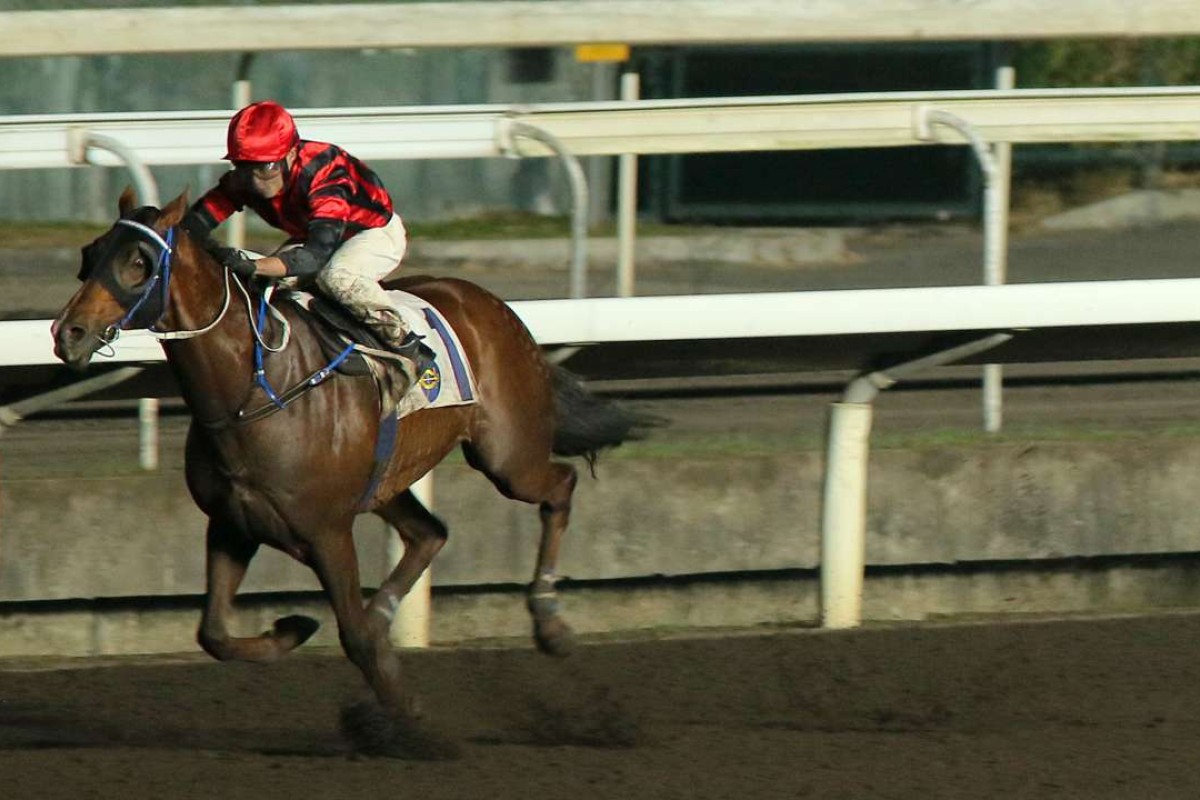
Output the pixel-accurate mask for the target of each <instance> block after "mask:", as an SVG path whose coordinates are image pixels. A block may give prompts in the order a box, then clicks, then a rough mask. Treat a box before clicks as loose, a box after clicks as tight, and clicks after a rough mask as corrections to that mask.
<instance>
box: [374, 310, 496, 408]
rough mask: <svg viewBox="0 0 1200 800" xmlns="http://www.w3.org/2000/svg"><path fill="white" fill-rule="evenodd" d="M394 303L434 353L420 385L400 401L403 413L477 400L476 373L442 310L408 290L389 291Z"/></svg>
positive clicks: (399, 405)
mask: <svg viewBox="0 0 1200 800" xmlns="http://www.w3.org/2000/svg"><path fill="white" fill-rule="evenodd" d="M387 294H388V298H389V299H390V300H391V301H392V305H394V306H395V307H396V311H397V312H399V314H400V317H401V318H402V319H403V320H404V324H405V325H406V326H408V329H409V330H410V331H412V332H413V333H415V334H417V335H418V336H424V337H425V344H426V345H428V346H429V348H430V349H431V350H433V353H434V360H433V364H432V365H431V366H430V367H429V368H427V369H426V370H425V372H423V373H422V374H421V375H419V376H417V383H416V386H415V387H414V388H413V389H411V390H409V391H408V392H405V394H404V396H403V397H401V398H400V400H399V403H398V404H397V411H398V412H399V414H400V416H401V417H403V416H405V415H406V414H411V413H412V412H414V411H419V410H421V409H423V408H440V407H443V406H461V405H468V404H470V403H474V402H475V376H474V375H473V374H472V373H471V365H470V364H469V363H468V362H467V358H466V355H465V354H464V352H463V348H462V344H461V343H460V342H459V341H458V335H457V334H456V333H455V332H454V329H453V328H451V327H450V323H448V322H447V321H446V318H445V317H443V316H442V314H441V312H440V311H438V310H437V309H436V308H434V307H433V306H431V305H430V304H429V303H427V302H426V301H424V300H422V299H421V298H419V297H417V296H416V295H414V294H409V293H408V292H402V291H399V290H392V291H389V292H388V293H387Z"/></svg>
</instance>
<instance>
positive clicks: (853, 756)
mask: <svg viewBox="0 0 1200 800" xmlns="http://www.w3.org/2000/svg"><path fill="white" fill-rule="evenodd" d="M566 599H567V601H568V603H569V595H567V596H566ZM1197 641H1200V616H1197V615H1194V614H1169V615H1163V616H1156V617H1129V618H1119V619H1100V620H1096V619H1070V620H1066V621H1050V620H1045V621H1024V622H1004V623H992V622H980V623H972V624H955V625H942V624H924V625H905V626H899V627H873V628H868V629H862V630H859V631H853V632H840V633H831V632H818V631H811V630H799V631H766V632H752V633H743V634H736V635H727V636H714V637H704V638H687V637H680V638H669V639H667V638H658V639H649V638H643V639H640V640H633V641H623V642H615V641H609V642H592V643H588V644H585V645H584V646H583V647H581V648H580V649H579V650H578V651H577V652H576V653H575V654H574V655H573V656H571V657H570V658H568V659H565V660H553V659H549V658H547V657H544V656H541V655H539V654H537V653H535V652H534V651H533V650H532V648H529V647H521V646H517V647H494V648H467V647H457V648H445V649H434V650H430V651H421V652H417V651H412V652H410V653H409V654H408V655H407V656H406V658H405V663H406V667H407V670H408V676H409V678H410V679H411V680H412V681H413V682H414V684H415V685H416V686H417V687H418V688H419V693H420V695H421V698H422V702H423V706H424V709H425V711H426V715H427V719H429V720H430V721H431V723H432V724H435V725H436V726H437V728H438V729H439V730H440V732H441V733H442V734H444V735H445V736H446V737H448V738H449V739H450V740H452V741H453V742H455V743H456V744H457V746H458V748H459V751H460V752H459V754H458V757H457V758H456V759H454V760H442V761H412V760H396V759H381V758H367V757H363V756H358V755H354V754H352V753H350V752H349V750H348V747H347V745H346V744H345V743H344V741H343V739H342V738H341V736H340V735H339V733H338V731H337V725H338V723H337V719H338V715H339V710H340V708H341V707H342V706H343V705H345V704H346V703H348V702H351V701H354V700H356V699H360V698H361V696H362V693H363V690H362V687H361V681H360V679H359V676H358V674H357V673H356V672H355V671H354V670H353V668H352V667H351V666H350V665H349V664H348V662H346V661H345V660H344V659H343V658H342V657H341V656H340V654H337V653H331V652H311V653H306V652H304V651H303V650H302V651H300V652H298V653H296V654H294V655H293V656H291V657H290V658H289V659H287V660H285V661H283V662H280V663H278V664H275V665H271V666H250V665H241V664H219V663H215V662H211V661H208V660H206V659H205V657H203V656H201V655H197V656H195V657H192V656H182V657H177V658H165V659H164V658H158V659H147V658H127V659H115V660H108V661H104V662H98V661H95V660H92V661H86V660H81V661H79V662H76V663H71V662H62V661H58V662H42V663H31V662H28V661H26V662H8V663H4V662H0V668H3V671H0V796H3V797H5V798H12V800H18V799H19V800H24V799H25V798H42V799H43V800H54V799H56V798H91V797H96V798H121V799H122V800H140V798H147V799H149V798H154V799H155V800H161V799H162V798H223V799H224V800H232V799H233V798H289V800H291V799H292V798H295V799H297V800H298V799H299V798H321V797H328V798H352V797H402V798H530V797H544V798H577V799H578V800H583V799H584V798H621V799H622V800H629V799H630V798H784V797H788V798H791V797H821V798H827V797H828V798H967V797H970V798H981V797H987V798H993V797H994V798H1062V797H1079V798H1089V799H1090V800H1101V799H1102V798H1126V797H1136V798H1155V800H1162V799H1163V798H1185V797H1186V798H1195V797H1197V796H1200V771H1198V770H1197V769H1196V753H1197V749H1198V745H1200V682H1198V681H1197V678H1198V676H1200V667H1198V666H1197V664H1198V662H1197V657H1196V656H1197V645H1196V642H1197Z"/></svg>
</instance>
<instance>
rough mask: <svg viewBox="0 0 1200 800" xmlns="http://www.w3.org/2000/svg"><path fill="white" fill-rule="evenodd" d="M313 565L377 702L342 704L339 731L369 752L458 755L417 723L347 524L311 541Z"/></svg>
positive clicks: (344, 642) (420, 756) (427, 756)
mask: <svg viewBox="0 0 1200 800" xmlns="http://www.w3.org/2000/svg"><path fill="white" fill-rule="evenodd" d="M312 565H313V569H314V570H316V573H317V577H318V578H320V580H321V585H322V586H323V587H324V588H325V593H326V594H327V595H328V596H329V602H330V604H331V605H332V606H333V613H334V614H335V615H336V616H337V621H338V637H339V638H340V639H341V642H342V649H343V650H345V652H346V656H347V657H348V658H349V659H350V660H351V661H352V662H353V663H354V665H355V666H356V667H358V669H359V671H360V672H362V674H363V677H364V678H366V681H367V684H368V685H369V686H370V687H371V691H372V692H373V693H374V694H375V699H376V700H377V701H378V705H377V706H373V705H372V704H369V703H359V704H356V705H353V706H350V707H348V708H346V709H344V710H343V711H342V732H343V734H344V735H345V736H346V737H347V738H348V739H350V741H351V743H352V744H353V745H354V747H355V748H356V749H357V750H359V751H361V752H364V753H368V754H371V755H388V756H396V757H400V758H418V759H426V760H440V759H447V758H455V757H457V756H458V755H459V750H458V747H457V745H456V744H455V743H454V742H452V741H451V740H449V739H447V738H445V737H443V736H442V735H441V734H438V733H436V732H434V731H433V730H432V729H431V728H430V727H429V726H428V725H427V724H421V725H420V726H418V723H417V718H418V714H417V712H416V702H415V698H414V697H413V696H412V695H410V694H409V693H408V692H407V691H406V690H405V688H404V684H403V682H402V680H401V675H400V657H399V656H398V655H397V653H396V651H394V650H393V649H392V647H391V644H390V643H389V642H388V626H387V625H386V624H383V620H382V617H381V615H378V614H368V613H367V610H366V608H365V607H364V605H363V601H362V584H361V583H360V582H359V576H358V557H357V556H356V555H355V552H354V538H353V537H352V536H351V534H350V531H349V526H347V530H346V531H345V533H339V534H338V535H336V536H334V537H332V538H329V539H325V540H319V541H318V542H317V543H316V544H315V545H314V546H313V548H312Z"/></svg>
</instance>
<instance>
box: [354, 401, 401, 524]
mask: <svg viewBox="0 0 1200 800" xmlns="http://www.w3.org/2000/svg"><path fill="white" fill-rule="evenodd" d="M399 429H400V416H399V414H397V413H396V410H395V409H392V410H391V411H389V412H388V414H387V416H385V417H384V418H383V419H381V420H380V421H379V436H378V437H376V439H375V466H374V468H372V470H371V481H370V482H369V483H368V484H367V488H366V491H364V492H363V493H362V496H361V497H360V498H359V499H358V508H359V510H360V511H366V510H367V504H368V503H370V502H371V496H372V495H374V494H375V490H376V489H377V488H378V487H379V482H380V481H381V480H383V473H384V472H386V471H387V468H388V464H390V463H392V453H394V452H395V451H396V433H397V431H399Z"/></svg>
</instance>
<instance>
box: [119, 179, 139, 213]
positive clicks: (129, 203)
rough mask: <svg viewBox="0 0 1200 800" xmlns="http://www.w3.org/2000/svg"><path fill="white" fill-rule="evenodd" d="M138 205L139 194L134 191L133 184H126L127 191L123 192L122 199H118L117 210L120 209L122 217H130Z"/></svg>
mask: <svg viewBox="0 0 1200 800" xmlns="http://www.w3.org/2000/svg"><path fill="white" fill-rule="evenodd" d="M136 207H137V194H136V193H134V191H133V187H132V186H126V187H125V191H123V192H121V199H120V200H118V201H117V210H118V211H120V213H121V216H122V217H128V216H129V215H130V214H132V213H133V209H134V208H136Z"/></svg>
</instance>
